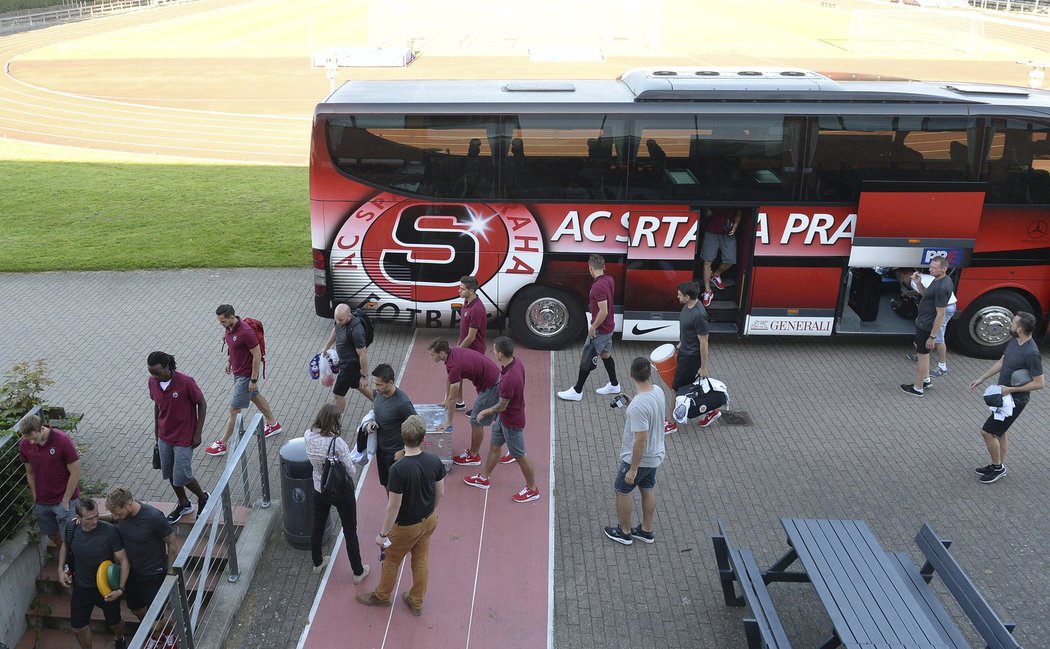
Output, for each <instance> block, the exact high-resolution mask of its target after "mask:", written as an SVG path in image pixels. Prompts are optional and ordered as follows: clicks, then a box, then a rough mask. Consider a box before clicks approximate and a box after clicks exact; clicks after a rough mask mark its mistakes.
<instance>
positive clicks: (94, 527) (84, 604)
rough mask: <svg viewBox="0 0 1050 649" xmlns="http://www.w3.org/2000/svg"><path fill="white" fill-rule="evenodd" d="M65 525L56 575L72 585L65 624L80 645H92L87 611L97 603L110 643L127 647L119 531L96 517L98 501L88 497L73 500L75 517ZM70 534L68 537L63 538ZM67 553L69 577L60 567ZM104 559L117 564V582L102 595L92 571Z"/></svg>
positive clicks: (87, 648) (124, 560) (124, 559)
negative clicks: (70, 563)
mask: <svg viewBox="0 0 1050 649" xmlns="http://www.w3.org/2000/svg"><path fill="white" fill-rule="evenodd" d="M78 522H79V525H77V523H78ZM69 526H70V527H71V528H72V529H69V530H67V531H66V533H65V535H64V536H63V538H62V547H61V548H59V551H58V579H59V581H60V582H61V583H62V585H63V586H66V587H67V588H68V587H69V586H71V585H72V586H73V603H72V605H71V607H70V615H69V625H70V626H71V627H72V628H73V633H74V634H76V636H77V642H78V643H80V646H81V648H82V649H91V647H93V646H94V645H93V644H92V637H91V612H92V611H93V610H94V609H95V607H96V606H97V607H99V608H101V609H102V612H103V613H104V614H105V616H106V623H107V624H109V627H110V628H111V629H112V630H113V637H114V640H113V646H114V647H116V649H127V646H128V644H127V638H125V637H124V622H123V621H121V619H120V597H121V596H122V595H124V587H125V585H126V584H127V581H128V573H129V572H130V569H131V567H130V565H129V562H128V553H127V552H125V551H124V543H123V542H122V541H121V539H120V534H119V533H118V532H117V528H116V526H115V525H111V524H110V523H107V522H105V521H100V520H99V519H98V505H96V504H95V501H94V500H93V499H91V498H81V499H80V501H79V502H78V503H77V519H76V520H71V521H70V522H69ZM70 532H72V534H70ZM70 536H71V537H72V541H67V539H69V538H70ZM71 555H72V557H73V559H74V564H75V566H74V569H73V576H72V577H70V576H68V575H66V572H65V570H64V566H65V565H66V562H67V561H66V560H67V557H69V556H71ZM107 560H111V561H113V562H114V563H116V564H119V565H120V584H119V587H118V588H116V589H114V590H113V591H111V592H110V593H109V594H108V595H106V596H105V597H103V596H102V594H101V593H99V591H98V587H97V586H96V584H95V573H97V572H98V567H99V565H101V564H102V562H103V561H107Z"/></svg>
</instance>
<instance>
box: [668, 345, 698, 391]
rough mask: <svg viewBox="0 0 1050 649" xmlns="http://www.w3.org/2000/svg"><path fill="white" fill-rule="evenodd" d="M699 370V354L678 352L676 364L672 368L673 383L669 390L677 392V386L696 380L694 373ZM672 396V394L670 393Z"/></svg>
mask: <svg viewBox="0 0 1050 649" xmlns="http://www.w3.org/2000/svg"><path fill="white" fill-rule="evenodd" d="M698 371H700V354H696V355H695V356H694V355H693V354H678V365H677V366H676V367H675V370H674V385H672V386H671V390H673V391H675V392H678V388H680V387H682V386H683V385H689V384H690V383H692V382H693V381H695V380H696V373H697V372H698ZM671 398H672V399H673V398H674V395H673V394H672V395H671Z"/></svg>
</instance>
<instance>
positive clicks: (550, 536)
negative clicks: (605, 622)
mask: <svg viewBox="0 0 1050 649" xmlns="http://www.w3.org/2000/svg"><path fill="white" fill-rule="evenodd" d="M547 354H548V356H547V360H548V363H549V365H550V374H549V377H550V383H551V385H554V363H553V362H552V359H551V357H550V352H547ZM554 406H555V403H554V390H551V396H550V424H551V437H550V456H551V457H550V467H549V470H550V474H549V479H548V484H547V502H548V505H547V506H548V512H549V513H548V514H547V515H548V516H549V517H550V524H549V525H548V527H549V529H550V531H549V532H548V533H547V551H548V555H547V649H554V440H555V438H556V437H557V428H558V427H557V426H556V425H555V419H554Z"/></svg>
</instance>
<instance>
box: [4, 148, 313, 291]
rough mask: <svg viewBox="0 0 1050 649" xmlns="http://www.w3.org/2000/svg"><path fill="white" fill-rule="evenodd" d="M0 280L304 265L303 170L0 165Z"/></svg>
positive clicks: (115, 164) (307, 243)
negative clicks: (2, 275)
mask: <svg viewBox="0 0 1050 649" xmlns="http://www.w3.org/2000/svg"><path fill="white" fill-rule="evenodd" d="M0 178H4V192H3V195H4V201H3V203H4V205H3V209H2V210H0V272H36V271H51V270H137V269H156V268H219V267H259V268H272V267H287V266H308V265H309V264H310V227H309V218H310V217H309V207H308V205H309V202H308V193H307V169H306V168H305V167H262V166H229V165H215V164H201V165H196V164H185V163H182V164H132V163H126V162H68V161H36V160H0Z"/></svg>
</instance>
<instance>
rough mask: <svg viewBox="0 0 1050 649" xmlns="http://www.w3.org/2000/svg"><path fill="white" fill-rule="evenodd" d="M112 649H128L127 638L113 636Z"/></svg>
mask: <svg viewBox="0 0 1050 649" xmlns="http://www.w3.org/2000/svg"><path fill="white" fill-rule="evenodd" d="M113 647H114V649H128V638H127V636H123V635H122V636H120V637H119V638H113Z"/></svg>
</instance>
